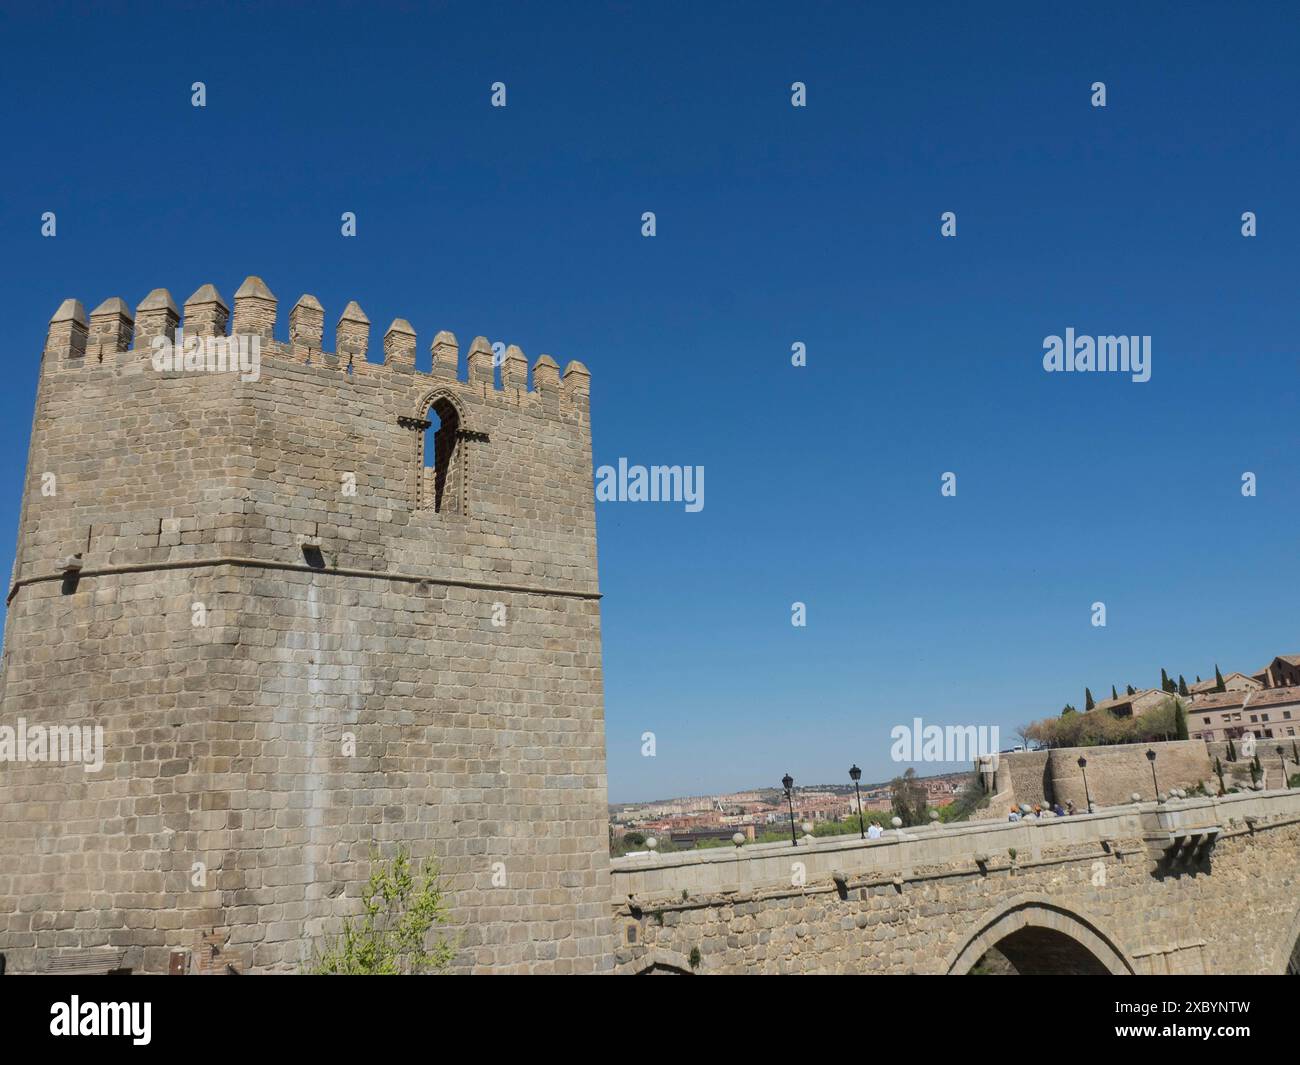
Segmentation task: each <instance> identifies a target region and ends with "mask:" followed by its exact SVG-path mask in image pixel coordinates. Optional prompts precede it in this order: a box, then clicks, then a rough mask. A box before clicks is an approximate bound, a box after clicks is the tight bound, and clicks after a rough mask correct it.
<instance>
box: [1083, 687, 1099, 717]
mask: <svg viewBox="0 0 1300 1065" xmlns="http://www.w3.org/2000/svg"><path fill="white" fill-rule="evenodd" d="M1096 706H1097V703H1096V701H1095V700H1094V699H1093V697H1092V689H1091V688H1084V689H1083V709H1084V712H1085V713H1086V712H1087V711H1089V710H1093V709H1096Z"/></svg>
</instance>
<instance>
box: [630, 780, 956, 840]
mask: <svg viewBox="0 0 1300 1065" xmlns="http://www.w3.org/2000/svg"><path fill="white" fill-rule="evenodd" d="M970 775H971V774H970V772H969V771H965V772H958V773H943V774H939V775H936V776H930V777H920V778H918V783H919V784H921V785H922V786H924V788H925V790H926V796H927V801H928V802H929V804H930V805H932V806H943V805H946V804H947V803H950V802H952V801H953V800H954V799H955V798H956V797H957V794H958V792H959V790H960V789H961V788H962V787H963V786H964V785H965V784H966V783H967V782H968V781H969V780H970ZM860 789H861V793H862V813H863V816H864V817H865V818H867V819H868V820H870V819H871V817H872V815H873V814H874V815H876V818H877V820H879V821H880V823H881V824H882V825H883V824H886V823H887V822H888V819H889V818H890V816H892V810H893V802H894V795H893V789H892V788H891V787H890V785H889V784H888V783H877V784H865V783H864V784H861V785H860ZM791 805H793V807H794V821H795V824H797V825H799V826H800V831H801V833H802V826H803V825H805V824H810V825H813V826H814V827H815V826H817V825H819V824H825V823H827V822H843V821H846V820H849V819H853V820H854V821H856V820H857V816H858V806H857V798H856V796H855V793H854V787H853V785H852V784H810V785H808V786H807V787H800V786H798V785H797V784H796V785H795V787H794V788H793V789H792V791H791V798H790V801H789V802H787V800H786V797H785V792H784V791H783V790H781V789H780V788H756V789H754V790H751V791H736V792H731V793H729V794H725V795H692V796H685V797H680V798H673V799H656V800H654V801H652V802H639V803H610V805H609V811H610V815H609V824H610V838H611V839H612V840H619V839H622V837H623V836H624V835H626V834H627V833H640V834H641V835H643V836H650V835H653V836H655V837H656V838H657V839H659V840H662V841H666V842H668V843H669V844H671V845H672V846H673V847H675V848H677V849H690V848H693V847H695V846H697V845H699V844H701V843H709V842H712V841H717V840H730V839H731V838H732V837H733V836H734V835H735V834H736V833H737V832H739V833H741V834H742V835H743V836H744V837H745V839H746V840H749V841H752V840H754V839H757V838H758V837H759V836H761V835H762V834H763V833H764V832H768V831H772V830H774V829H779V830H781V831H787V830H788V826H789V824H790V807H791Z"/></svg>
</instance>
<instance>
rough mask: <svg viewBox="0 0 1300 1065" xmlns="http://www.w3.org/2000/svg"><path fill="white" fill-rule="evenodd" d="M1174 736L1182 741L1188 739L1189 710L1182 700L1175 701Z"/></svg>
mask: <svg viewBox="0 0 1300 1065" xmlns="http://www.w3.org/2000/svg"><path fill="white" fill-rule="evenodd" d="M1174 736H1175V738H1176V739H1180V740H1185V739H1187V708H1186V707H1185V706H1183V701H1182V700H1181V699H1177V700H1175V701H1174Z"/></svg>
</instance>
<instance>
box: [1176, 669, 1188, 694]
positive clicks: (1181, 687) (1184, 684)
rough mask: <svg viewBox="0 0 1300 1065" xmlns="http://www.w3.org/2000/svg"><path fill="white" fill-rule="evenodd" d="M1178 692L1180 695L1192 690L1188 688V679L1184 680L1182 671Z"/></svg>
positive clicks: (1179, 677) (1179, 676)
mask: <svg viewBox="0 0 1300 1065" xmlns="http://www.w3.org/2000/svg"><path fill="white" fill-rule="evenodd" d="M1178 694H1179V695H1190V694H1191V692H1189V691H1188V690H1187V681H1185V680H1183V675H1182V674H1181V673H1179V674H1178Z"/></svg>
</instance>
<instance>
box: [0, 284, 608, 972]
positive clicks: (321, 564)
mask: <svg viewBox="0 0 1300 1065" xmlns="http://www.w3.org/2000/svg"><path fill="white" fill-rule="evenodd" d="M276 303H277V301H276V297H275V296H274V295H272V293H271V291H270V290H269V289H268V288H267V286H266V285H265V284H264V283H263V282H262V281H261V280H260V279H259V278H255V277H250V278H249V279H248V280H247V281H245V282H244V284H243V285H242V286H241V287H240V288H239V290H238V291H237V292H236V293H235V297H234V314H233V319H232V315H231V314H230V311H229V308H228V305H227V304H226V303H225V301H224V300H223V299H222V297H221V295H220V294H219V293H218V291H217V289H216V288H214V287H213V286H212V285H204V286H203V287H202V288H201V289H199V291H198V292H196V293H195V294H194V295H193V296H191V297H190V299H189V300H187V301H186V303H185V305H184V308H183V318H182V313H181V312H180V311H178V310H177V308H176V304H175V303H174V301H173V300H172V298H171V296H170V294H169V293H168V292H167V291H166V290H165V289H155V290H154V291H153V292H151V293H150V294H149V295H148V296H147V297H146V298H145V300H144V301H143V302H142V303H141V304H140V305H139V306H138V307H137V308H136V310H135V314H134V316H133V315H132V314H131V311H130V309H129V307H128V305H127V304H126V303H124V302H123V301H122V300H120V299H110V300H108V301H106V302H104V303H102V304H101V305H100V306H99V307H98V308H96V310H94V311H93V312H92V313H91V314H90V316H89V320H87V317H86V315H85V312H84V310H83V309H82V306H81V304H80V303H78V302H76V301H74V300H68V301H66V302H65V303H64V304H63V306H61V307H60V308H59V310H58V312H57V313H56V314H55V316H54V319H53V320H52V321H51V323H50V329H49V337H48V341H47V343H46V347H45V352H44V355H43V361H42V367H41V375H40V384H39V388H38V393H37V403H36V416H35V420H34V424H33V430H32V442H31V451H30V454H29V458H28V467H27V478H26V482H25V490H24V495H23V508H22V517H21V521H20V529H19V536H18V550H17V559H16V562H15V566H14V575H13V582H12V585H11V589H10V592H9V612H8V618H7V621H6V628H5V643H4V671H3V680H2V681H0V683H2V685H3V688H2V689H0V690H2V693H3V704H2V705H3V709H2V711H0V754H2V753H3V749H4V748H3V742H4V736H5V735H8V736H9V748H8V750H9V758H10V760H7V761H3V762H0V952H3V953H4V954H5V955H6V956H7V961H8V965H9V969H10V971H11V972H15V971H17V972H24V971H50V970H58V969H78V970H82V971H108V970H112V969H130V970H132V971H136V972H166V971H168V969H169V967H170V968H178V969H186V970H189V971H196V970H200V969H212V968H218V969H225V967H226V966H231V967H233V968H234V969H235V970H237V971H240V972H250V971H252V972H257V971H293V970H297V969H299V968H300V967H301V966H302V965H303V964H304V962H305V961H306V960H308V959H309V957H310V954H311V951H312V949H313V948H314V947H315V946H317V945H318V944H319V943H320V937H321V936H322V935H329V934H330V933H331V932H333V931H337V929H338V927H339V925H340V921H341V918H342V917H343V916H344V915H348V914H353V913H356V912H357V909H358V906H359V894H360V889H361V887H362V885H363V884H364V882H365V878H366V877H367V876H368V875H369V871H370V856H371V853H372V851H373V850H374V849H375V848H378V850H379V852H380V853H381V854H383V855H385V856H388V855H391V854H392V853H393V852H395V851H396V849H397V848H398V846H399V845H401V844H407V845H408V846H409V848H410V850H411V853H412V854H413V855H414V856H416V857H426V856H428V857H433V858H436V859H437V860H438V861H439V862H440V864H441V869H442V873H443V883H444V886H445V887H446V888H447V889H448V891H449V895H450V900H451V903H452V907H453V910H452V912H453V921H454V924H453V929H452V930H453V933H454V935H456V936H457V937H458V939H459V953H458V957H457V961H456V967H457V968H459V969H462V970H466V971H488V970H491V971H513V972H591V971H597V970H600V969H602V968H605V967H607V966H608V965H609V964H610V958H611V957H612V944H611V929H610V917H609V908H608V901H609V879H608V872H609V863H608V844H607V835H606V833H607V829H606V821H607V810H606V801H607V798H606V781H605V747H604V720H603V716H604V715H603V706H602V688H601V662H600V613H599V594H598V592H597V581H596V528H595V513H594V501H593V493H592V471H591V435H590V419H589V391H590V375H589V374H588V373H587V370H586V369H585V368H584V367H583V366H582V364H581V363H578V362H571V363H569V365H568V367H567V369H566V370H565V371H564V373H563V375H561V373H560V371H559V368H558V366H557V365H556V363H555V362H554V361H553V360H552V359H551V358H550V357H549V356H546V355H543V356H541V357H540V358H539V359H538V360H537V361H536V363H535V364H534V365H533V369H532V381H531V387H530V385H529V381H528V365H527V362H526V360H525V358H524V356H523V353H522V352H520V351H519V349H518V348H516V347H510V348H508V349H505V351H504V358H501V359H495V358H494V354H493V350H492V348H491V347H490V346H489V345H488V343H487V341H486V340H484V339H483V338H482V337H478V338H476V339H475V340H474V342H473V343H472V344H471V345H470V349H469V353H468V357H467V362H468V367H467V373H466V375H465V377H464V379H462V376H461V372H460V355H459V350H458V346H457V342H456V338H455V337H454V336H453V335H452V334H451V333H446V332H442V333H439V334H438V335H437V336H436V337H435V338H434V340H433V345H432V348H433V363H432V373H428V374H426V373H423V372H421V371H417V370H416V368H415V351H416V336H415V331H414V330H413V329H412V328H411V326H410V325H409V324H408V323H407V322H405V321H404V320H401V319H399V320H397V321H395V322H393V324H392V325H391V326H389V328H388V330H387V331H386V333H385V334H384V337H383V353H382V354H383V361H382V363H381V362H378V361H370V360H368V359H367V358H366V353H367V347H368V343H369V335H370V322H369V319H367V317H366V315H365V314H364V312H363V311H362V310H361V308H360V307H359V306H357V304H356V303H349V304H348V306H347V307H346V309H345V310H344V311H343V314H342V316H341V317H340V319H339V322H338V327H337V331H336V334H335V340H334V345H333V351H328V350H325V348H324V342H323V339H322V334H323V326H324V317H325V314H324V310H323V308H322V307H321V304H320V303H319V302H318V301H317V300H316V299H315V297H313V296H303V297H302V298H301V299H299V300H298V302H297V304H295V306H294V308H293V310H292V311H291V312H290V314H289V323H288V340H287V342H281V341H277V340H276V339H274V330H275V325H276ZM231 319H232V320H231ZM228 320H230V322H229V330H228V328H227V326H228ZM228 332H229V335H228V336H227V333H228ZM177 341H181V343H177ZM241 352H242V356H243V362H242V363H241V362H240V361H239V358H238V356H239V355H240V353H241ZM253 352H256V353H257V358H256V359H254V358H253V357H252V355H253ZM173 355H175V359H173V358H172V356H173ZM498 363H499V369H500V373H499V378H498V373H497V368H498V366H497V364H498ZM73 726H75V727H76V728H77V731H76V732H74V730H73ZM95 726H102V729H103V765H102V768H99V769H98V771H87V769H88V766H87V765H86V764H85V763H86V762H88V761H89V760H90V756H89V754H88V753H87V752H89V750H90V748H91V747H92V746H93V738H92V737H93V728H94V727H95ZM4 727H8V728H9V729H10V732H9V733H7V734H6V733H5V732H4V731H3V728H4ZM38 736H40V737H43V739H44V743H42V742H39V741H38V740H37V739H35V737H38ZM81 738H84V739H85V742H86V746H85V748H84V750H83V752H82V753H83V755H84V757H83V758H82V760H81V761H78V760H77V755H76V753H75V751H72V749H71V747H70V744H71V742H72V740H73V739H81ZM60 739H61V741H62V746H61V747H60V745H59V740H60ZM42 747H44V753H43V752H42ZM19 748H21V749H20V750H19ZM70 751H71V752H72V753H71V755H70ZM16 752H17V753H16ZM55 754H58V755H59V757H58V758H56V757H55ZM90 768H93V767H90Z"/></svg>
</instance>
